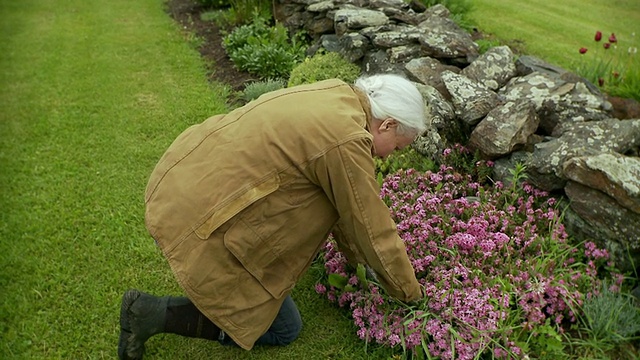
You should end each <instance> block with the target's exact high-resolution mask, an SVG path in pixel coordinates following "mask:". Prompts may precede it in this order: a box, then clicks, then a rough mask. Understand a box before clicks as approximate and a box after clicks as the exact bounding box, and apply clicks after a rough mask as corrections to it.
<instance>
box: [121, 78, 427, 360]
mask: <svg viewBox="0 0 640 360" xmlns="http://www.w3.org/2000/svg"><path fill="white" fill-rule="evenodd" d="M424 129H425V106H424V102H423V99H422V96H421V95H420V93H419V92H418V90H417V89H416V87H415V86H414V85H413V84H412V83H411V82H409V81H408V80H406V79H404V78H402V77H399V76H396V75H373V76H370V77H363V78H360V79H358V80H357V81H356V83H355V86H351V85H349V84H346V83H344V82H342V81H340V80H327V81H322V82H318V83H315V84H311V85H303V86H298V87H292V88H288V89H283V90H279V91H275V92H271V93H268V94H265V95H263V96H261V97H260V98H259V99H257V100H256V101H253V102H250V103H249V104H247V105H245V106H243V107H241V108H239V109H236V110H234V111H232V112H231V113H229V114H226V115H217V116H214V117H211V118H209V119H207V120H206V121H204V122H203V123H201V124H199V125H194V126H192V127H190V128H188V129H187V130H186V131H185V132H184V133H182V134H181V135H180V136H179V137H178V138H177V139H176V140H175V141H174V142H173V144H172V145H171V146H170V147H169V149H168V150H167V152H166V153H165V154H164V155H163V156H162V158H161V159H160V161H159V163H158V164H157V166H156V168H155V170H154V171H153V173H152V174H151V178H150V180H149V184H148V187H147V190H146V196H145V201H146V225H147V228H148V230H149V232H150V234H151V235H152V236H153V238H154V239H155V240H156V242H157V244H158V245H159V246H160V247H161V249H162V251H163V253H164V255H165V256H166V258H167V260H168V262H169V265H170V267H171V269H172V270H173V272H174V274H175V276H176V278H177V280H178V282H179V283H180V285H181V286H182V288H183V289H184V291H185V293H186V295H187V297H169V296H167V297H155V296H152V295H149V294H145V293H143V292H140V291H138V290H129V291H127V292H126V293H125V294H124V296H123V299H122V306H121V313H120V326H121V333H120V340H119V346H118V355H119V357H120V358H121V359H140V358H142V355H143V352H144V343H145V341H146V340H147V339H148V338H149V337H151V336H152V335H154V334H158V333H173V334H179V335H183V336H189V337H199V338H206V339H212V340H218V341H220V342H221V343H223V344H236V345H238V346H240V347H242V348H244V349H247V350H249V349H251V348H252V347H253V346H254V345H255V344H272V345H286V344H288V343H290V342H291V341H293V340H294V339H295V338H296V337H297V336H298V334H299V332H300V330H301V328H302V322H301V319H300V314H299V312H298V310H297V308H296V306H295V304H294V302H293V300H292V299H291V297H290V296H289V293H290V292H291V289H292V288H293V286H294V285H295V284H296V282H297V281H298V280H299V279H300V277H301V276H302V275H303V274H304V272H305V271H306V270H307V269H308V268H309V265H310V264H311V262H312V261H313V260H314V258H315V257H316V255H317V254H318V251H319V250H320V248H321V247H322V245H323V243H324V242H325V240H326V239H327V236H328V235H329V233H333V235H334V237H335V239H336V241H337V243H338V246H339V247H340V249H341V250H342V252H343V253H344V254H345V255H346V256H347V258H348V259H349V261H350V262H352V263H363V264H367V265H368V266H369V267H370V268H371V269H373V270H374V271H375V273H376V275H377V277H378V279H379V281H380V283H381V284H382V285H383V287H384V288H385V290H386V291H387V292H388V293H389V294H391V295H392V296H394V297H396V298H398V299H400V300H404V301H412V300H416V299H418V298H419V297H420V296H421V290H420V286H419V284H418V281H417V280H416V278H415V275H414V271H413V268H412V267H411V264H410V262H409V259H408V257H407V254H406V250H405V247H404V245H403V243H402V241H401V239H400V238H399V236H398V234H397V232H396V227H395V224H394V223H393V221H392V219H391V218H390V215H389V209H388V208H387V207H386V206H385V204H384V203H383V202H382V200H381V199H380V197H379V189H378V184H377V182H376V179H375V176H374V175H375V169H374V162H373V156H378V157H385V156H387V155H388V154H390V153H391V152H393V151H394V150H398V149H402V148H404V147H406V146H407V145H409V144H410V143H411V142H413V140H414V139H415V137H416V136H417V135H419V134H420V133H421V132H423V131H424Z"/></svg>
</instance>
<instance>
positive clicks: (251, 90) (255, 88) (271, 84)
mask: <svg viewBox="0 0 640 360" xmlns="http://www.w3.org/2000/svg"><path fill="white" fill-rule="evenodd" d="M284 85H285V83H284V81H283V80H271V79H269V80H265V81H256V82H252V83H251V84H249V85H247V86H246V87H245V88H244V91H243V92H242V98H243V99H244V101H247V102H249V101H251V100H255V99H257V98H258V97H259V96H260V95H262V94H266V93H268V92H271V91H275V90H278V89H282V88H283V87H284Z"/></svg>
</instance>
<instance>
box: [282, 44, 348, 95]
mask: <svg viewBox="0 0 640 360" xmlns="http://www.w3.org/2000/svg"><path fill="white" fill-rule="evenodd" d="M358 76H360V68H359V67H358V66H357V65H355V64H352V63H350V62H349V61H348V60H346V59H345V58H344V57H342V56H341V55H340V54H338V53H335V52H329V53H317V54H315V55H314V56H312V57H310V58H306V59H305V60H304V61H303V62H302V63H300V64H298V65H296V67H294V68H293V70H292V71H291V76H290V77H289V84H288V86H289V87H291V86H296V85H301V84H310V83H314V82H316V81H321V80H327V79H334V78H335V79H340V80H343V81H344V82H346V83H349V84H351V83H353V82H354V81H355V80H356V79H357V78H358Z"/></svg>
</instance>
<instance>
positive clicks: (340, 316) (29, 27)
mask: <svg viewBox="0 0 640 360" xmlns="http://www.w3.org/2000/svg"><path fill="white" fill-rule="evenodd" d="M163 6H164V5H163V1H162V0H137V1H131V0H111V1H105V2H91V1H84V0H67V1H52V0H48V1H47V0H40V1H36V0H22V1H8V0H3V1H0V17H1V19H2V21H1V22H0V27H1V29H0V31H1V35H0V36H2V41H1V42H0V69H1V70H0V89H1V90H0V109H1V111H0V189H1V192H0V194H1V195H0V207H1V208H2V212H0V254H1V255H0V269H1V271H0V326H1V328H0V329H1V332H0V354H2V355H1V356H0V357H1V358H3V359H98V358H100V359H102V358H107V359H113V358H116V345H117V339H118V331H119V330H118V329H119V328H118V312H119V306H120V297H121V295H122V293H123V292H124V291H125V290H126V289H127V288H129V287H137V288H140V289H143V290H145V291H149V292H152V293H156V294H176V295H178V294H181V292H180V289H179V288H178V286H177V285H176V284H175V282H174V279H173V275H172V274H171V272H170V270H169V268H168V266H167V264H166V262H165V260H164V259H163V257H162V256H161V254H160V252H159V251H158V249H157V248H156V247H155V245H154V243H153V241H152V239H151V238H150V237H149V236H148V234H147V232H146V229H145V228H144V224H143V214H144V206H143V193H144V189H145V186H146V182H147V178H148V176H149V174H150V172H151V170H152V168H153V166H154V165H155V163H156V162H157V160H158V159H159V157H160V156H161V155H162V153H163V152H164V150H165V149H166V148H167V147H168V146H169V144H170V143H171V141H173V139H174V138H175V137H176V136H177V135H178V134H179V133H180V132H181V131H182V130H184V129H185V128H186V127H187V126H189V125H190V124H193V123H197V122H200V121H202V120H203V119H205V118H206V117H208V116H210V115H212V114H215V113H220V112H223V111H225V109H226V105H225V101H226V98H227V90H226V88H224V87H222V86H220V85H215V84H214V85H211V84H209V83H208V81H207V76H206V69H205V64H204V62H203V60H202V59H201V58H200V55H199V54H198V52H197V51H196V49H194V48H193V47H191V46H190V45H189V41H188V40H190V39H192V37H191V36H189V35H187V34H183V33H181V30H180V28H179V27H178V26H177V25H176V24H175V23H174V22H173V20H172V19H171V18H170V17H169V16H168V15H167V14H166V13H165V12H164V7H163ZM316 274H317V273H316ZM313 277H314V274H313V273H312V274H310V275H308V276H307V277H305V279H304V281H303V283H301V284H300V285H299V286H298V287H297V288H296V290H295V298H296V299H297V300H298V302H299V303H300V307H301V311H302V313H303V318H304V320H305V326H306V327H305V329H304V330H303V333H302V338H301V339H300V340H299V341H297V342H295V343H294V345H292V346H290V347H287V348H284V349H282V348H262V349H257V350H256V351H252V352H246V351H244V350H240V349H232V348H223V347H221V346H219V345H218V344H217V343H214V342H206V341H201V340H193V339H181V338H179V337H176V336H160V337H157V338H154V339H151V341H150V342H149V346H148V348H149V349H148V358H149V359H154V358H155V359H198V358H202V359H204V358H207V359H209V358H219V359H234V358H242V359H247V358H248V359H292V358H305V359H352V358H365V357H366V356H365V355H364V354H363V352H362V350H361V349H362V343H361V342H359V341H358V340H357V337H356V336H355V334H354V327H353V326H352V325H351V324H350V321H349V320H348V319H347V318H346V317H345V315H344V313H343V312H340V311H338V310H336V309H334V308H333V307H332V306H330V305H328V304H327V302H326V301H324V300H322V299H321V297H320V296H319V295H316V294H315V292H314V291H313V290H312V286H313Z"/></svg>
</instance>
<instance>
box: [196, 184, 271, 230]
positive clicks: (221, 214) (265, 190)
mask: <svg viewBox="0 0 640 360" xmlns="http://www.w3.org/2000/svg"><path fill="white" fill-rule="evenodd" d="M279 185H280V182H279V180H278V177H277V176H271V177H268V178H266V179H265V180H264V181H262V182H260V183H258V184H257V185H255V186H253V187H252V188H250V189H248V190H247V191H245V192H243V193H242V194H241V195H240V196H237V197H235V198H233V199H232V200H231V201H228V202H227V203H226V204H224V205H221V206H218V207H216V209H215V210H214V211H213V213H212V214H211V215H210V216H209V217H208V218H207V219H206V220H205V221H204V222H203V223H202V224H200V225H199V226H197V227H196V228H195V229H194V232H195V234H196V235H197V236H198V237H199V238H200V239H202V240H206V239H208V238H209V236H211V234H212V233H213V232H214V231H216V229H218V228H219V227H220V226H221V225H222V224H224V223H225V222H227V221H229V220H230V219H231V218H232V217H234V216H235V215H237V214H238V213H239V212H240V211H242V210H244V209H245V208H247V207H248V206H249V205H251V204H253V203H254V202H256V201H258V200H260V199H262V198H264V197H265V196H267V195H269V194H271V193H272V192H274V191H276V190H277V189H278V186H279Z"/></svg>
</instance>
